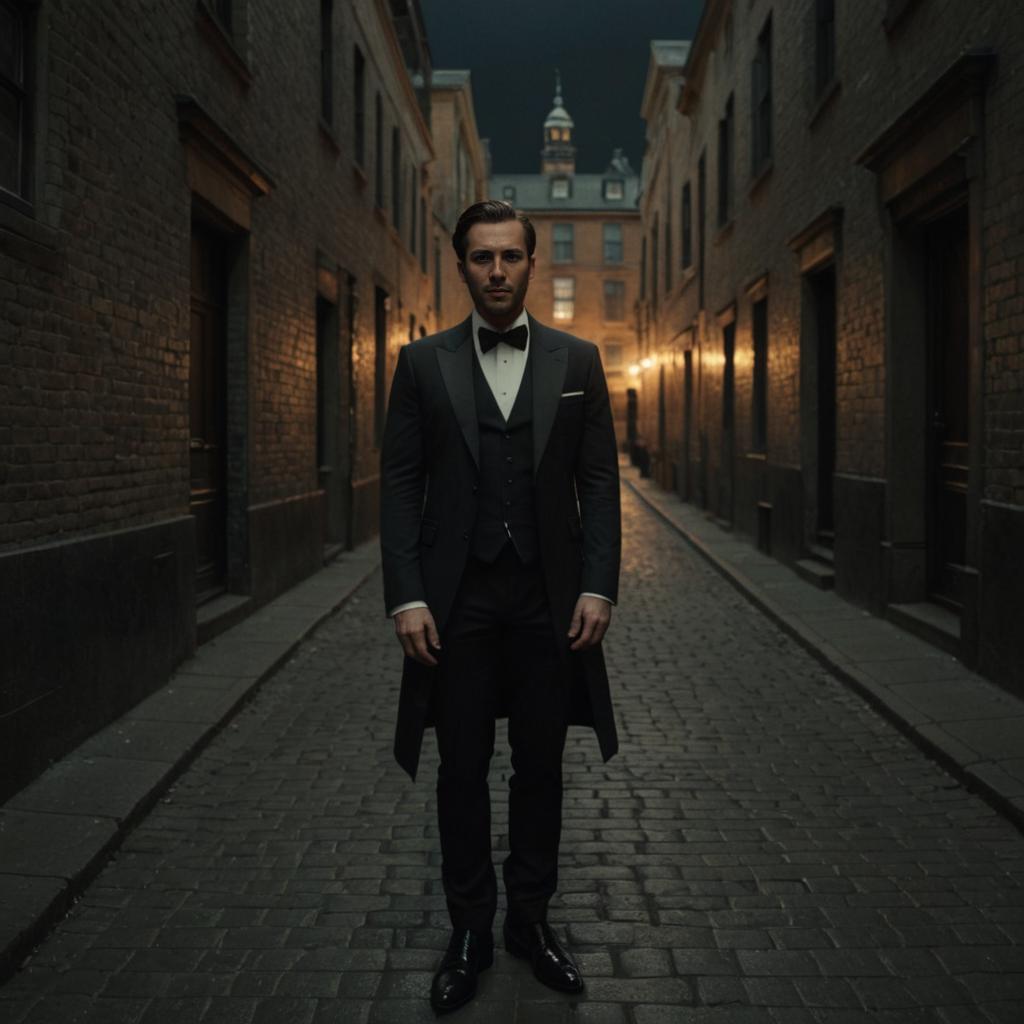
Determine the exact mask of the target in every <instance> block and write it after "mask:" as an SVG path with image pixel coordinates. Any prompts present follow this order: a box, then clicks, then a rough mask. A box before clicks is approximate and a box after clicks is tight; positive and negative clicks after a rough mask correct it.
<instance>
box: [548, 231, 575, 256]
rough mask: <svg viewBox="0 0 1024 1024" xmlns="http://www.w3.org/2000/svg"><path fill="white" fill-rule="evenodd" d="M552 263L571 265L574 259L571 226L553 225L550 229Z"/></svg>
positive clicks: (573, 238) (573, 239)
mask: <svg viewBox="0 0 1024 1024" xmlns="http://www.w3.org/2000/svg"><path fill="white" fill-rule="evenodd" d="M551 239H552V243H553V250H554V251H553V253H552V262H554V263H572V261H573V259H574V258H575V251H574V250H575V237H574V232H573V226H572V224H555V225H553V227H552V229H551Z"/></svg>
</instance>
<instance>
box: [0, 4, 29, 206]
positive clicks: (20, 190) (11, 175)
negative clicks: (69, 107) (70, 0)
mask: <svg viewBox="0 0 1024 1024" xmlns="http://www.w3.org/2000/svg"><path fill="white" fill-rule="evenodd" d="M28 49H29V44H28V24H27V23H26V18H25V14H24V13H23V12H22V10H21V8H20V6H19V5H18V4H10V3H4V2H0V189H3V190H5V191H7V192H12V193H14V195H16V196H21V197H22V198H24V199H27V198H29V196H28V161H29V139H30V138H31V134H30V133H31V126H30V111H29V104H28V89H27V82H26V72H25V65H26V61H27V51H28Z"/></svg>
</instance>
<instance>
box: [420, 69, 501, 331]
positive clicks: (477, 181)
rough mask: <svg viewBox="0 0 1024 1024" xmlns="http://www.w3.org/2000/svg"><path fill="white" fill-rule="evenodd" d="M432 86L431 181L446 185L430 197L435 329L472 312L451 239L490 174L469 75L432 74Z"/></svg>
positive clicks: (483, 193)
mask: <svg viewBox="0 0 1024 1024" xmlns="http://www.w3.org/2000/svg"><path fill="white" fill-rule="evenodd" d="M432 84H433V91H432V94H431V112H430V123H431V129H432V132H433V137H434V151H435V153H436V163H435V171H434V178H435V179H436V180H437V181H439V182H444V183H446V186H447V187H446V188H444V189H436V190H435V192H434V227H435V235H436V238H435V246H434V253H433V260H434V266H433V275H434V281H435V283H436V285H437V288H438V291H437V293H436V295H435V300H434V305H435V307H436V311H437V321H438V327H439V328H445V327H451V326H452V325H453V324H457V323H459V322H460V321H461V320H464V319H465V318H466V317H467V316H469V314H470V311H471V310H472V308H473V304H472V302H471V301H470V298H469V292H468V291H466V286H465V284H463V282H462V278H460V277H459V273H458V268H457V266H456V256H455V250H454V249H452V245H451V236H452V232H453V231H454V230H455V223H456V221H457V220H458V219H459V214H460V213H462V211H463V210H464V209H466V207H467V206H470V205H471V204H473V203H476V202H479V201H480V200H482V199H484V198H485V197H486V195H487V177H488V173H489V171H488V166H487V164H488V154H487V143H486V141H485V140H483V139H481V138H480V133H479V131H478V129H477V124H476V114H475V113H474V111H473V89H472V84H471V79H470V73H469V72H468V71H465V70H450V71H448V70H436V71H434V75H433V83H432Z"/></svg>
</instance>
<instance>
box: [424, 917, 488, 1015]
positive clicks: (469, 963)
mask: <svg viewBox="0 0 1024 1024" xmlns="http://www.w3.org/2000/svg"><path fill="white" fill-rule="evenodd" d="M492 963H494V940H493V939H492V938H491V937H490V935H479V934H478V933H477V932H471V931H469V929H467V928H457V929H456V930H455V931H454V932H452V939H451V942H449V943H448V951H447V952H446V953H445V955H444V958H443V959H442V960H441V964H440V966H439V967H438V968H437V973H436V974H435V975H434V982H433V984H432V985H431V986H430V1005H431V1006H432V1007H433V1008H434V1010H435V1011H436V1012H437V1013H449V1012H450V1011H451V1010H457V1009H458V1008H459V1007H460V1006H465V1005H466V1003H468V1002H469V1001H470V999H472V998H473V996H475V995H476V976H477V974H479V973H480V971H486V970H487V968H488V967H490V966H491V964H492Z"/></svg>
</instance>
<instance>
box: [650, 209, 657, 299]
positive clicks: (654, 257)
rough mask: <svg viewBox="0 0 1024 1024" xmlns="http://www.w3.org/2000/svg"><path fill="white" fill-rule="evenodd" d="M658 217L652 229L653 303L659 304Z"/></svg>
mask: <svg viewBox="0 0 1024 1024" xmlns="http://www.w3.org/2000/svg"><path fill="white" fill-rule="evenodd" d="M658 238H659V234H658V217H657V215H655V217H654V226H653V227H652V228H651V302H652V304H653V305H655V306H656V305H657V304H658Z"/></svg>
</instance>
